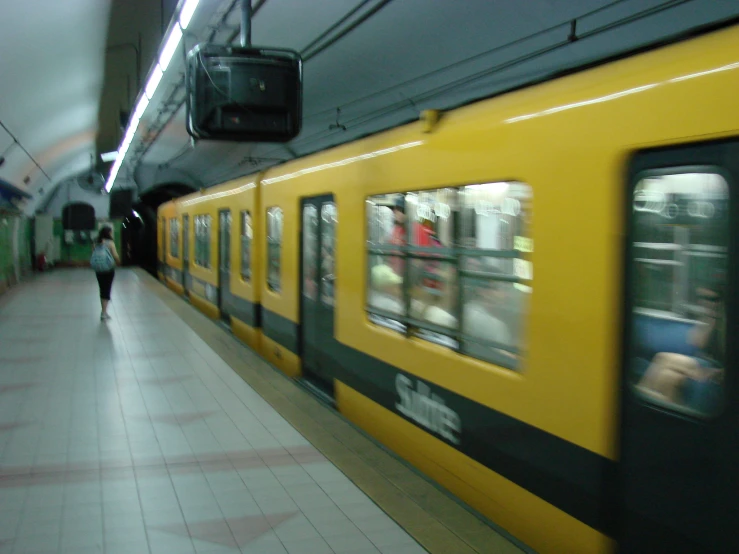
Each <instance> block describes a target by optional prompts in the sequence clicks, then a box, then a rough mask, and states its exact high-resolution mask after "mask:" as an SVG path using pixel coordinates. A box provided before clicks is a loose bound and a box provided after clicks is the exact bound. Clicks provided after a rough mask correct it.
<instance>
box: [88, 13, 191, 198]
mask: <svg viewBox="0 0 739 554" xmlns="http://www.w3.org/2000/svg"><path fill="white" fill-rule="evenodd" d="M199 2H200V0H185V4H184V6H183V7H182V11H181V12H180V15H179V23H178V22H177V21H175V23H174V25H172V29H171V30H170V32H169V35H168V36H167V38H166V40H165V41H164V48H162V51H161V53H160V54H159V60H158V63H157V64H156V65H155V66H154V69H153V70H152V72H151V76H150V77H149V81H148V82H147V83H146V87H145V89H144V94H141V95H140V98H139V101H138V104H136V109H135V110H134V112H133V114H132V115H131V119H130V120H129V122H128V127H127V128H126V134H125V135H124V137H123V141H122V142H121V145H120V147H119V148H118V151H117V152H109V153H108V154H104V156H105V155H113V154H115V156H114V157H112V158H110V159H107V160H106V159H105V158H103V161H113V160H115V162H114V163H113V167H111V168H110V174H109V175H108V180H107V181H106V183H105V191H106V192H110V190H111V189H112V188H113V184H114V183H115V179H116V177H117V176H118V172H119V171H120V169H121V165H122V164H123V161H124V160H125V158H126V153H127V152H128V149H129V147H130V146H131V143H132V142H133V138H134V135H135V134H136V129H137V128H138V126H139V122H140V121H141V118H142V117H143V116H144V112H145V111H146V108H147V106H148V105H149V101H150V100H151V99H152V98H153V97H154V93H155V92H156V90H157V87H158V86H159V83H161V81H162V77H164V72H165V71H166V70H167V68H168V67H169V64H170V62H171V61H172V58H173V57H174V53H175V52H176V51H177V46H179V44H180V41H181V40H182V36H183V31H184V30H185V29H187V26H188V25H189V24H190V21H191V20H192V16H193V14H194V13H195V10H196V9H197V7H198V4H199ZM101 157H102V156H101Z"/></svg>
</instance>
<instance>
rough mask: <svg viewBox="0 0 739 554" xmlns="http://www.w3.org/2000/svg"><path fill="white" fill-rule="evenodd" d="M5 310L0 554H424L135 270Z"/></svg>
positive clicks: (35, 293) (41, 288)
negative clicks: (105, 312) (105, 284)
mask: <svg viewBox="0 0 739 554" xmlns="http://www.w3.org/2000/svg"><path fill="white" fill-rule="evenodd" d="M99 312H100V307H99V303H98V299H97V284H96V281H95V277H94V274H93V273H92V272H91V271H89V270H63V271H53V272H50V273H48V274H44V275H42V276H40V277H39V278H37V279H34V280H33V281H31V282H29V283H26V284H23V285H21V286H19V287H16V289H14V290H12V291H11V292H9V293H7V294H6V295H4V297H3V299H2V300H0V553H13V554H21V553H25V554H47V553H75V554H88V553H92V552H104V553H106V554H118V553H126V554H138V553H150V554H164V553H173V554H174V553H176V554H190V553H197V554H216V553H239V552H241V553H254V554H256V553H259V554H321V553H327V554H331V553H337V554H340V553H344V552H346V553H349V554H370V553H374V554H378V553H383V554H390V553H392V554H416V553H423V552H425V550H424V549H423V548H422V547H421V546H420V545H418V543H416V541H414V539H413V538H412V537H411V536H410V535H409V534H408V533H406V532H405V531H404V530H403V529H402V528H400V527H399V526H398V525H397V524H396V523H395V522H394V521H393V520H392V519H391V518H390V517H388V516H387V515H386V514H385V512H383V511H382V510H381V509H380V508H378V507H377V505H375V503H374V502H372V500H370V499H369V498H368V497H367V496H366V495H365V494H364V493H363V492H362V491H361V490H360V489H359V488H357V487H356V486H355V485H354V484H353V483H352V482H351V481H350V480H349V479H348V478H347V477H346V476H345V475H344V474H343V473H342V472H341V471H339V470H338V469H337V468H336V467H335V466H334V465H333V464H331V463H330V462H329V461H328V460H326V459H325V458H324V457H323V455H321V453H320V452H319V451H318V450H317V449H316V448H314V447H313V446H312V445H311V444H310V443H309V442H308V441H307V440H306V439H305V438H304V437H303V436H302V435H301V434H300V433H299V432H297V431H296V430H295V429H294V428H293V427H292V426H291V425H290V424H289V423H288V422H287V421H286V420H285V419H284V418H283V417H282V416H281V415H280V414H279V413H277V412H276V411H275V410H274V409H273V408H272V407H271V406H270V405H269V404H268V403H267V402H266V401H265V400H264V399H263V398H262V397H261V396H260V395H259V394H257V393H256V392H255V391H254V390H253V389H252V388H251V387H250V386H249V385H247V384H246V383H244V382H243V381H241V380H233V378H232V377H233V372H232V370H231V368H230V367H229V366H228V365H227V364H226V363H225V362H224V361H223V360H222V359H221V358H220V357H219V356H218V355H217V354H216V353H215V352H214V351H213V350H212V349H211V348H210V347H209V346H208V345H207V344H206V343H205V342H204V341H202V340H201V339H200V338H199V337H198V335H196V334H195V333H194V332H193V331H192V330H191V329H190V327H188V326H187V325H185V324H184V323H183V322H182V321H181V320H180V319H179V318H178V317H177V316H176V315H175V314H174V313H173V312H172V311H171V310H170V309H169V308H168V307H167V306H166V305H165V304H164V303H163V302H162V301H161V300H160V299H159V298H158V297H157V296H156V295H154V294H152V292H151V291H150V290H149V289H148V288H147V287H144V286H142V283H141V279H140V277H139V276H138V275H137V274H136V273H135V272H133V271H128V270H119V271H117V273H116V278H115V282H114V284H113V301H112V303H111V309H110V313H111V315H112V317H113V318H112V320H110V321H107V322H101V321H100V320H99Z"/></svg>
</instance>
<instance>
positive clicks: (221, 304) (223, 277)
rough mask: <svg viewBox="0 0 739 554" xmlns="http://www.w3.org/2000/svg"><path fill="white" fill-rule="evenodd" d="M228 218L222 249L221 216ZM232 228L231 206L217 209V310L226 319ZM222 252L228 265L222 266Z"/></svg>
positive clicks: (229, 285)
mask: <svg viewBox="0 0 739 554" xmlns="http://www.w3.org/2000/svg"><path fill="white" fill-rule="evenodd" d="M224 215H226V216H227V217H228V219H229V223H228V237H226V243H227V244H226V250H224V244H223V242H224V236H225V233H224V229H223V216H224ZM232 228H233V220H232V218H231V208H223V209H220V210H218V310H219V312H220V314H221V318H222V319H225V320H226V321H228V320H229V319H230V314H229V312H228V304H229V302H228V298H229V294H230V293H231V231H232ZM223 252H226V256H225V259H226V261H227V262H228V266H227V267H226V266H224V256H223V255H222V254H223Z"/></svg>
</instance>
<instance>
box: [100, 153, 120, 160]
mask: <svg viewBox="0 0 739 554" xmlns="http://www.w3.org/2000/svg"><path fill="white" fill-rule="evenodd" d="M117 157H118V151H117V150H113V151H112V152H105V153H103V154H100V159H101V160H103V161H104V162H114V161H115V159H116V158H117Z"/></svg>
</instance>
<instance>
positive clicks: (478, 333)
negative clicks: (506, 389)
mask: <svg viewBox="0 0 739 554" xmlns="http://www.w3.org/2000/svg"><path fill="white" fill-rule="evenodd" d="M530 202H531V189H530V187H529V186H528V185H525V184H523V183H517V182H503V183H485V184H475V185H468V186H463V187H456V188H444V189H438V190H430V191H419V192H409V193H404V194H400V193H398V194H388V195H382V196H375V197H371V198H369V199H368V201H367V209H368V216H367V221H368V226H369V228H368V254H369V260H368V267H369V290H368V297H367V311H368V313H369V317H370V320H371V321H373V322H375V323H378V324H380V325H385V326H388V327H390V328H393V329H396V330H398V331H401V332H405V333H407V334H409V335H413V336H416V337H419V338H423V339H425V340H429V341H432V342H436V343H438V344H441V345H444V346H447V347H449V348H453V349H455V350H457V351H459V352H461V353H463V354H466V355H469V356H473V357H475V358H480V359H483V360H486V361H491V362H494V363H497V364H499V365H503V366H505V367H509V368H512V369H515V368H518V367H519V365H520V359H519V358H520V353H521V351H522V349H523V348H522V347H523V344H522V342H523V336H522V329H521V328H522V321H523V317H524V315H525V313H526V311H527V308H528V296H529V294H530V293H531V280H532V279H533V272H532V266H531V262H530V261H529V259H528V258H529V255H530V252H531V251H532V250H533V247H532V241H531V238H530V234H529V218H530V212H531V209H530Z"/></svg>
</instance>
